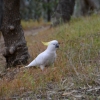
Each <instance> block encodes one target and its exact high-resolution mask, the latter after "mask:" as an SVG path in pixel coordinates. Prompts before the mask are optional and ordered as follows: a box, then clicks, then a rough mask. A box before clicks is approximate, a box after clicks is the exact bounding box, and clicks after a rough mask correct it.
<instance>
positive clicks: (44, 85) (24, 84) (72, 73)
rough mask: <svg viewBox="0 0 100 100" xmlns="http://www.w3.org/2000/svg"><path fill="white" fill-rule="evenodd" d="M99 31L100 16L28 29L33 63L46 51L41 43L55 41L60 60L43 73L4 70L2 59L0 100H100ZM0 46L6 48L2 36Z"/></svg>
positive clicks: (27, 35)
mask: <svg viewBox="0 0 100 100" xmlns="http://www.w3.org/2000/svg"><path fill="white" fill-rule="evenodd" d="M99 27H100V16H92V17H86V18H81V19H74V20H72V21H71V22H70V23H68V24H65V25H61V26H58V27H55V28H52V27H50V26H39V27H36V28H31V29H27V30H26V29H25V30H24V33H25V38H26V41H27V45H28V49H29V53H30V55H31V59H30V61H31V60H33V59H34V58H35V57H36V56H37V55H38V54H39V53H40V52H42V51H43V50H44V49H45V48H46V47H44V46H43V45H42V43H41V41H50V40H53V39H57V40H58V41H59V42H60V48H59V50H58V51H57V55H58V57H57V60H56V62H55V64H54V65H53V66H51V67H49V68H47V69H46V70H45V71H44V72H42V71H41V70H40V69H39V68H30V69H23V68H22V69H20V68H11V69H6V70H5V69H4V67H2V66H5V59H4V58H3V56H2V55H0V59H1V60H0V64H1V67H0V68H1V69H0V71H1V72H0V100H16V99H17V100H100V68H99V67H100V66H99V64H100V63H97V62H99V60H100V58H99V57H100V56H98V55H99V50H100V42H99V40H100V28H99ZM0 43H1V44H0V47H1V48H3V47H4V43H3V38H2V36H1V39H0ZM2 52H3V49H0V54H1V53H2ZM30 61H29V62H30Z"/></svg>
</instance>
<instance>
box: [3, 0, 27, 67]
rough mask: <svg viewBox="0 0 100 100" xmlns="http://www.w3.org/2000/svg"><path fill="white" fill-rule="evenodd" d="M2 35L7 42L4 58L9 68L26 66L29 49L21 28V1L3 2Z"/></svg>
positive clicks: (8, 0)
mask: <svg viewBox="0 0 100 100" xmlns="http://www.w3.org/2000/svg"><path fill="white" fill-rule="evenodd" d="M3 9H4V10H3V21H2V28H1V29H2V34H3V37H4V42H5V51H4V54H3V55H4V57H5V58H6V62H7V68H8V67H15V66H17V65H22V64H26V63H27V60H28V58H29V54H28V48H27V46H26V41H25V37H24V32H23V30H22V26H21V20H20V19H21V18H20V10H19V9H20V0H3Z"/></svg>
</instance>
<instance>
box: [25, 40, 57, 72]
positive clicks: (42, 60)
mask: <svg viewBox="0 0 100 100" xmlns="http://www.w3.org/2000/svg"><path fill="white" fill-rule="evenodd" d="M56 45H58V46H59V44H58V41H56V40H53V41H50V42H49V45H48V47H47V49H46V50H45V51H44V52H42V53H40V54H39V55H38V56H37V57H36V58H35V59H34V60H33V61H32V62H31V63H30V64H29V65H27V66H25V67H32V66H39V67H40V68H41V69H42V70H43V69H44V67H45V66H49V65H51V64H53V63H54V61H55V59H56V50H57V48H56Z"/></svg>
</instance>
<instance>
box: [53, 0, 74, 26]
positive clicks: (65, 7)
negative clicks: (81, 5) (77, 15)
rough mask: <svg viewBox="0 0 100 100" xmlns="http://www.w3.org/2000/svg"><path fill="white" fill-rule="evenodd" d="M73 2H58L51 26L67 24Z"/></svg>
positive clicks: (71, 12) (68, 0)
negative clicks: (61, 23)
mask: <svg viewBox="0 0 100 100" xmlns="http://www.w3.org/2000/svg"><path fill="white" fill-rule="evenodd" d="M74 5H75V0H60V1H59V3H58V6H57V9H56V12H55V14H54V16H53V17H54V21H53V24H55V25H56V24H59V23H60V22H61V21H63V22H68V21H69V20H70V18H71V15H72V14H73V11H74Z"/></svg>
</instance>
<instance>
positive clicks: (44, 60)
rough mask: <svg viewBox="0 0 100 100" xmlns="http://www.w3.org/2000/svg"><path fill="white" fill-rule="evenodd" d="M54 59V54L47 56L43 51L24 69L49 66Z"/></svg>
mask: <svg viewBox="0 0 100 100" xmlns="http://www.w3.org/2000/svg"><path fill="white" fill-rule="evenodd" d="M55 58H56V53H55V54H48V53H47V52H46V51H44V52H42V53H40V54H39V55H38V56H37V57H36V58H35V59H34V60H33V61H32V62H31V63H30V64H29V65H27V66H25V67H31V66H40V65H42V66H46V65H50V64H52V63H53V62H54V61H55Z"/></svg>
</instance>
